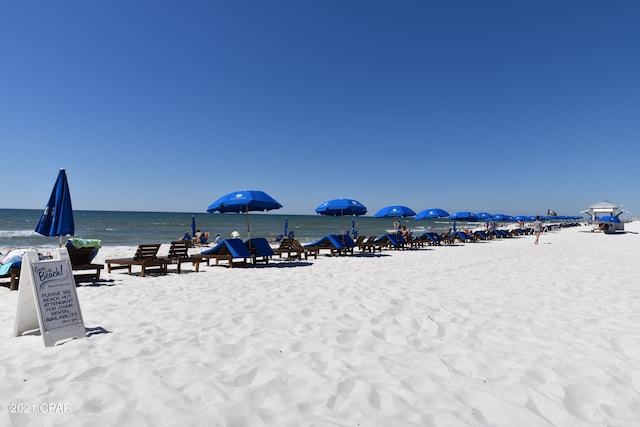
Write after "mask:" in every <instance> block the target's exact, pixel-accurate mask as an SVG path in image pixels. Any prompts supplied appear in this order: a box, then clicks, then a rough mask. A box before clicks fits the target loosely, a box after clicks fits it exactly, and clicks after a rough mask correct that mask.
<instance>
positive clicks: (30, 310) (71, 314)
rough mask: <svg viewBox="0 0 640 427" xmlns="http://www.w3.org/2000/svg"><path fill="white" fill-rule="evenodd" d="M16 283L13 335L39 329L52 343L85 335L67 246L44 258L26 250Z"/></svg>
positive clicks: (45, 343) (46, 344)
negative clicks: (16, 301) (51, 257)
mask: <svg viewBox="0 0 640 427" xmlns="http://www.w3.org/2000/svg"><path fill="white" fill-rule="evenodd" d="M19 283H20V286H19V287H18V311H17V314H16V324H15V328H14V335H15V336H16V337H19V336H21V335H23V334H24V333H26V332H32V331H35V330H37V329H40V333H41V335H42V338H43V339H44V345H45V346H46V347H52V346H54V345H56V344H57V343H60V342H61V341H66V340H69V339H71V338H84V337H86V336H87V332H86V329H85V327H84V322H83V320H82V313H81V312H80V302H79V301H78V294H77V292H76V282H75V280H74V278H73V270H72V268H71V261H70V259H69V253H68V252H67V249H66V248H60V249H56V250H55V251H54V253H53V259H46V260H41V259H40V257H39V256H38V253H37V252H35V251H27V252H25V253H24V256H23V257H22V267H21V269H20V282H19Z"/></svg>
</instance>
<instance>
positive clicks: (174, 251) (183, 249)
mask: <svg viewBox="0 0 640 427" xmlns="http://www.w3.org/2000/svg"><path fill="white" fill-rule="evenodd" d="M189 246H191V245H190V243H189V242H187V241H185V240H178V241H176V242H171V247H170V248H169V258H189Z"/></svg>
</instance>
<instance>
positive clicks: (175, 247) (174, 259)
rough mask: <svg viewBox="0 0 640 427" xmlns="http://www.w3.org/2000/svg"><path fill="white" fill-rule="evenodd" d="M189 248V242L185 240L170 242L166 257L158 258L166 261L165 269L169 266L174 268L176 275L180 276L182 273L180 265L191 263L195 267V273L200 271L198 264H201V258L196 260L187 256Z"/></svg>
mask: <svg viewBox="0 0 640 427" xmlns="http://www.w3.org/2000/svg"><path fill="white" fill-rule="evenodd" d="M190 247H191V242H189V241H187V240H177V241H175V242H171V247H169V255H168V256H166V257H160V259H162V260H166V262H167V267H168V266H169V265H175V266H176V273H178V274H180V272H181V271H182V267H181V266H182V264H184V263H191V264H192V265H193V266H195V269H196V273H197V272H199V271H200V263H201V262H202V258H196V257H194V256H191V255H189V248H190Z"/></svg>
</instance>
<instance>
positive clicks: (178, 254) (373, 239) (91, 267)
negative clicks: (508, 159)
mask: <svg viewBox="0 0 640 427" xmlns="http://www.w3.org/2000/svg"><path fill="white" fill-rule="evenodd" d="M530 233H531V230H530V229H516V230H511V231H506V230H493V231H491V232H487V231H475V232H473V233H465V232H461V231H458V232H449V233H434V232H426V233H423V234H421V235H420V236H416V237H412V238H411V239H409V240H406V239H405V238H403V237H402V235H400V234H384V235H382V236H368V237H367V236H360V237H358V238H357V240H355V241H354V240H353V239H352V238H351V237H350V236H349V235H327V236H324V237H323V238H321V239H319V240H317V241H315V242H312V243H309V244H306V245H302V244H301V243H300V242H299V241H298V240H296V239H295V238H292V237H286V238H282V239H281V240H280V245H279V247H278V248H272V247H271V245H270V244H269V242H268V241H267V239H265V238H253V239H249V240H247V241H245V242H243V241H242V240H240V239H225V240H222V241H221V242H220V243H218V244H217V245H215V246H214V247H212V248H208V249H206V250H204V251H202V252H200V253H198V254H189V248H190V247H191V242H189V241H183V240H180V241H175V242H171V246H170V248H169V253H168V255H167V256H159V255H158V252H159V249H160V246H161V245H160V244H141V245H139V246H138V248H137V250H136V253H135V255H134V256H133V257H131V258H114V259H108V260H105V264H106V266H107V271H108V272H109V273H111V272H112V271H113V270H118V269H127V271H128V273H129V274H131V273H132V267H134V266H136V267H139V268H140V276H141V277H144V276H145V275H146V274H147V273H148V272H150V271H152V272H156V273H159V274H167V273H168V270H169V266H175V271H176V273H178V274H180V273H181V271H182V264H192V265H193V267H194V269H195V271H196V272H199V271H200V263H206V265H210V263H211V261H215V265H220V264H221V263H226V265H227V266H228V267H234V266H237V265H255V264H258V263H265V264H268V263H269V260H271V259H273V257H274V256H278V257H279V258H286V260H287V261H292V260H307V259H308V258H309V256H312V257H313V258H315V259H317V258H318V255H320V254H322V253H327V255H329V256H344V255H353V254H354V251H355V250H356V249H358V250H359V252H360V253H375V252H382V250H383V249H395V250H402V249H413V248H420V247H424V246H434V245H442V244H445V245H447V244H449V245H450V244H455V243H457V242H462V243H467V242H475V241H479V240H489V239H495V238H507V237H513V236H519V235H524V234H530ZM96 242H97V244H96V245H94V246H92V245H90V244H89V243H91V241H87V240H83V239H69V242H67V245H66V247H67V250H68V252H69V257H70V259H71V264H72V268H73V270H74V277H76V278H77V279H78V280H80V279H95V280H96V281H97V280H100V272H101V270H102V269H103V268H104V265H103V264H96V263H93V262H92V260H93V258H94V257H95V255H96V253H97V251H98V248H99V247H100V242H99V241H96ZM19 276H20V265H15V266H11V267H10V268H9V269H7V271H6V272H3V274H1V275H0V277H8V278H10V280H11V282H10V289H17V286H18V278H19Z"/></svg>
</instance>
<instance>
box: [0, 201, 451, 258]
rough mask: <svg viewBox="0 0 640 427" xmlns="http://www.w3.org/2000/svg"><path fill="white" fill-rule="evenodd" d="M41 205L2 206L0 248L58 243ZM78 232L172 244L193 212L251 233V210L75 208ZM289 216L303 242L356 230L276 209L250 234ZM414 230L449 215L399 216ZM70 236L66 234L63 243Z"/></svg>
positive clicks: (272, 229)
mask: <svg viewBox="0 0 640 427" xmlns="http://www.w3.org/2000/svg"><path fill="white" fill-rule="evenodd" d="M41 215H42V210H37V209H0V252H3V251H5V250H7V249H11V248H36V249H38V248H50V247H52V246H57V245H58V238H57V237H46V236H41V235H40V234H37V233H36V232H35V231H34V230H35V228H36V225H37V224H38V221H39V220H40V216H41ZM73 215H74V221H75V228H76V231H75V237H80V238H85V239H100V240H102V244H103V246H137V245H139V244H141V243H169V242H171V241H173V240H177V239H179V238H181V237H182V236H183V235H184V233H185V232H189V233H190V232H191V216H192V215H193V216H194V217H195V221H196V227H197V228H198V229H200V230H202V231H204V232H209V233H210V235H211V236H213V235H214V234H215V233H219V234H220V236H222V237H223V238H227V237H230V235H231V232H232V231H234V230H237V231H238V232H240V235H241V236H242V238H243V239H246V238H247V235H248V232H247V215H245V214H219V213H213V214H209V213H175V212H119V211H74V213H73ZM285 218H286V219H287V221H288V224H289V231H293V232H294V235H295V237H296V238H297V239H298V240H300V241H301V242H302V243H309V242H313V241H315V240H317V239H319V238H321V237H322V236H325V235H327V234H340V233H341V232H342V230H343V229H344V230H345V231H351V229H352V217H344V218H341V217H327V216H322V215H280V214H275V213H272V212H266V213H265V212H250V213H249V229H250V233H251V237H266V238H267V239H275V238H276V237H277V236H278V235H280V234H282V233H284V222H285ZM393 221H394V220H393V219H392V218H373V217H371V216H360V217H355V230H356V231H357V233H358V235H367V236H370V235H376V236H379V235H382V234H384V233H385V232H386V231H385V230H387V229H390V228H393ZM400 222H401V223H402V224H403V225H406V226H407V228H409V229H410V230H413V232H414V234H416V233H422V232H424V231H444V230H447V229H449V227H450V223H449V222H448V221H446V220H437V221H436V220H419V221H416V220H414V219H413V218H403V219H401V221H400ZM64 241H66V238H63V242H64Z"/></svg>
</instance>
